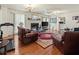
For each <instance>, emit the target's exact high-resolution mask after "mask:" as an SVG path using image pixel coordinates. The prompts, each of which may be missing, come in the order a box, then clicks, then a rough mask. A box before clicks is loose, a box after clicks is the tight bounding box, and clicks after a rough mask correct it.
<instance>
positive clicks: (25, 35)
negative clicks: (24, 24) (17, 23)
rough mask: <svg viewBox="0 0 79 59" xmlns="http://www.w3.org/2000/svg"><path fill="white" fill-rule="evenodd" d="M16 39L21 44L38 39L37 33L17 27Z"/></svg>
mask: <svg viewBox="0 0 79 59" xmlns="http://www.w3.org/2000/svg"><path fill="white" fill-rule="evenodd" d="M18 38H19V40H20V42H21V43H22V44H29V43H32V42H35V41H36V40H37V39H38V33H36V32H31V30H27V29H25V28H20V27H18Z"/></svg>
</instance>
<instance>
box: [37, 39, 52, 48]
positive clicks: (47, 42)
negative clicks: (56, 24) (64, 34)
mask: <svg viewBox="0 0 79 59" xmlns="http://www.w3.org/2000/svg"><path fill="white" fill-rule="evenodd" d="M36 43H37V44H38V45H40V46H41V47H43V48H47V47H49V46H50V45H52V44H53V40H52V39H49V40H44V39H43V40H42V39H38V40H37V41H36Z"/></svg>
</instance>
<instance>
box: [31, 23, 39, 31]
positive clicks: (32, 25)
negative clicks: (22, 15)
mask: <svg viewBox="0 0 79 59" xmlns="http://www.w3.org/2000/svg"><path fill="white" fill-rule="evenodd" d="M38 28H39V23H31V30H34V31H37V30H38Z"/></svg>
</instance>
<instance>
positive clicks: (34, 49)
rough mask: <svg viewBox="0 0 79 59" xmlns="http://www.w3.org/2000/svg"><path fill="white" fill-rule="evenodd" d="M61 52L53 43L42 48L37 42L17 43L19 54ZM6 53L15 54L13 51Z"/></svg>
mask: <svg viewBox="0 0 79 59" xmlns="http://www.w3.org/2000/svg"><path fill="white" fill-rule="evenodd" d="M61 54H62V53H61V52H60V51H59V50H58V49H57V48H56V47H55V46H53V45H51V46H49V47H47V48H45V49H44V48H42V47H41V46H39V45H38V44H37V43H35V42H34V43H31V44H28V45H22V44H19V55H61ZM7 55H15V51H12V52H9V53H7Z"/></svg>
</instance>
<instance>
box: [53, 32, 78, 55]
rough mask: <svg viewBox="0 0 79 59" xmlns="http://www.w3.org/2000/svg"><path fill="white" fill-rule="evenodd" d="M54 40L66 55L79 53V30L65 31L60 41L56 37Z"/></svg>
mask: <svg viewBox="0 0 79 59" xmlns="http://www.w3.org/2000/svg"><path fill="white" fill-rule="evenodd" d="M53 41H54V45H55V46H56V47H57V48H58V49H59V50H60V51H61V52H62V53H63V54H64V55H79V46H78V45H79V32H65V33H64V35H63V36H62V40H61V41H60V42H59V41H57V40H56V39H53Z"/></svg>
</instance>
